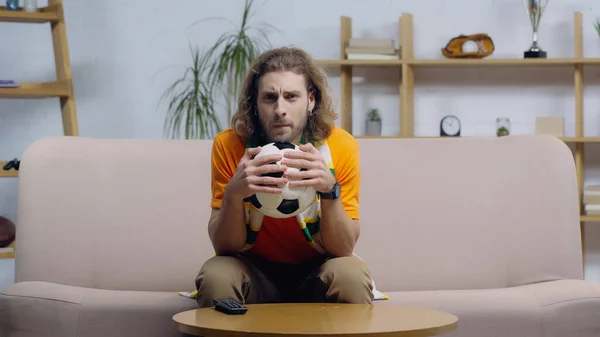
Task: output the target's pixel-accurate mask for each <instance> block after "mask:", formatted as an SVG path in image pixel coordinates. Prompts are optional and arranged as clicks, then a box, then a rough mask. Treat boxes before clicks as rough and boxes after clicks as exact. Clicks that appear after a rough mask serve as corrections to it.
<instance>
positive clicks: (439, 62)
mask: <svg viewBox="0 0 600 337" xmlns="http://www.w3.org/2000/svg"><path fill="white" fill-rule="evenodd" d="M397 27H398V30H397V40H396V41H397V43H398V44H397V49H399V50H401V55H400V59H399V60H348V59H346V48H347V47H348V46H349V43H350V39H351V38H352V18H350V17H347V16H342V17H340V31H339V36H340V41H339V43H340V44H339V48H340V49H339V53H340V55H341V59H340V60H317V61H316V63H317V64H318V65H322V66H330V67H339V71H340V96H341V97H340V98H341V99H340V102H341V104H340V105H341V106H340V110H341V111H342V113H341V127H342V128H343V129H344V130H346V131H348V132H350V133H352V130H353V112H352V110H353V107H352V105H353V104H352V102H353V99H352V92H353V82H352V80H353V68H354V67H380V66H383V67H390V68H397V70H398V71H399V72H400V74H401V76H400V80H399V83H398V98H399V101H400V102H399V103H400V109H399V111H398V115H399V121H400V132H399V135H397V136H383V137H372V136H355V137H356V138H369V139H371V138H378V139H386V138H432V139H433V138H440V137H439V136H438V137H436V136H432V137H420V136H416V135H415V119H416V118H415V117H416V114H417V113H418V112H416V111H415V86H416V83H418V81H417V80H418V76H417V75H418V73H417V72H416V71H415V70H418V69H422V68H439V69H451V68H460V67H473V68H479V69H482V68H489V67H513V68H515V69H517V68H525V67H546V68H547V69H549V70H548V71H552V70H553V69H558V68H563V67H566V68H567V69H568V68H570V70H572V71H573V82H572V85H573V91H574V95H573V101H574V104H573V106H574V109H573V110H574V111H573V112H572V114H573V117H574V124H575V127H574V129H575V130H574V136H572V137H559V138H560V139H561V140H562V141H564V142H565V143H570V144H573V145H574V146H573V147H574V150H573V154H574V156H573V157H574V161H575V168H576V175H577V188H578V191H579V205H580V212H583V209H584V208H583V186H584V185H583V182H584V180H585V170H584V167H585V159H584V152H585V151H584V150H585V149H586V147H585V144H588V143H600V137H585V136H584V111H583V110H584V99H583V95H584V80H583V76H584V68H585V67H586V66H591V67H593V66H600V57H595V58H585V57H584V54H583V14H582V13H581V12H574V15H573V32H572V35H571V39H572V41H573V42H572V43H573V44H572V46H573V56H572V57H567V58H546V59H525V58H522V57H520V55H519V56H518V57H515V58H502V57H498V58H496V57H497V55H498V53H495V55H490V56H489V57H487V58H483V59H447V58H443V57H442V56H440V57H439V58H436V59H417V58H415V56H414V36H413V35H414V24H413V15H412V14H410V13H402V14H401V16H400V17H399V20H398V26H397ZM440 54H441V52H440ZM438 55H439V54H438ZM517 81H518V80H517ZM488 137H496V136H495V135H490V136H488ZM462 138H464V136H463V137H462ZM457 139H460V138H457ZM595 221H597V222H600V216H587V215H582V216H581V217H580V226H582V225H583V223H584V222H595ZM584 242H585V240H584V231H583V227H582V237H581V243H582V249H583V248H584V247H583V243H584Z"/></svg>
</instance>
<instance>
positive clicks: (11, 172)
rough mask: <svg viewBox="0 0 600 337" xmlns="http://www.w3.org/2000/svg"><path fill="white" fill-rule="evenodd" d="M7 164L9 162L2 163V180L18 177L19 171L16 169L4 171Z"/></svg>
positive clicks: (0, 163) (0, 164) (0, 162)
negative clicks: (3, 178)
mask: <svg viewBox="0 0 600 337" xmlns="http://www.w3.org/2000/svg"><path fill="white" fill-rule="evenodd" d="M6 163H7V162H5V161H0V178H2V177H18V176H19V171H17V170H15V169H11V170H8V171H6V170H4V169H3V167H4V165H6Z"/></svg>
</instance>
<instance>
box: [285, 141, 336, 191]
mask: <svg viewBox="0 0 600 337" xmlns="http://www.w3.org/2000/svg"><path fill="white" fill-rule="evenodd" d="M281 164H283V165H285V166H286V167H294V168H297V169H299V170H301V169H305V170H306V171H292V170H288V171H285V172H284V174H283V177H284V178H288V179H289V180H290V187H295V186H313V187H314V188H315V189H316V190H317V191H318V192H321V193H329V192H330V191H331V189H332V188H333V185H334V184H335V177H334V176H333V174H331V171H330V170H329V168H328V167H327V163H325V160H324V159H323V156H322V155H321V153H320V152H319V150H317V149H316V148H315V147H314V146H313V145H312V144H311V143H308V144H303V145H301V146H300V151H286V152H285V153H284V159H283V160H282V161H281Z"/></svg>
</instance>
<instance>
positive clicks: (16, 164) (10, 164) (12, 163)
mask: <svg viewBox="0 0 600 337" xmlns="http://www.w3.org/2000/svg"><path fill="white" fill-rule="evenodd" d="M20 166H21V161H20V160H18V159H17V158H15V159H13V160H11V161H9V162H8V163H6V164H5V165H4V167H3V169H4V170H5V171H8V170H10V169H15V170H17V171H18V170H19V167H20Z"/></svg>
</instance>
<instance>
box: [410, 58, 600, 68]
mask: <svg viewBox="0 0 600 337" xmlns="http://www.w3.org/2000/svg"><path fill="white" fill-rule="evenodd" d="M596 60H597V59H591V60H588V62H587V63H588V64H591V63H594V62H597V61H596ZM406 63H407V64H408V65H410V66H413V67H431V68H433V67H444V68H448V67H472V66H477V67H549V66H551V67H556V66H574V65H576V64H580V63H583V59H576V58H564V59H563V58H556V59H552V58H548V59H493V58H485V59H429V60H428V59H421V60H407V61H406ZM598 64H600V62H599V63H598Z"/></svg>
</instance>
